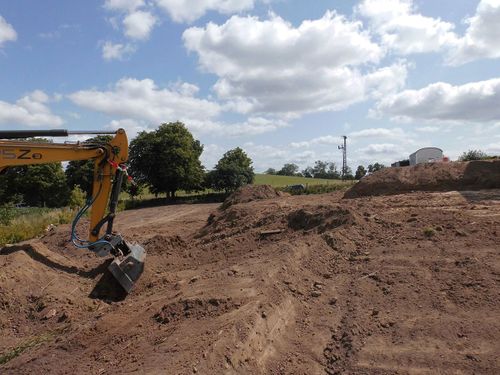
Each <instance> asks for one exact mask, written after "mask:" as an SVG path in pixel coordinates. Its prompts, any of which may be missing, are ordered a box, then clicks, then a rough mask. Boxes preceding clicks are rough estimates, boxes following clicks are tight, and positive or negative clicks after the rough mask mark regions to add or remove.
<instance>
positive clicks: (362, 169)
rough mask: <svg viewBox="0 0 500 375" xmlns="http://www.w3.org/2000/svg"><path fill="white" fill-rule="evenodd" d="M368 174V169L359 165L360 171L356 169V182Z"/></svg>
mask: <svg viewBox="0 0 500 375" xmlns="http://www.w3.org/2000/svg"><path fill="white" fill-rule="evenodd" d="M365 174H366V169H365V167H363V166H362V165H358V169H356V175H355V176H354V179H355V180H361V179H362V178H363V177H364V175H365Z"/></svg>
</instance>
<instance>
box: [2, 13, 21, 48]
mask: <svg viewBox="0 0 500 375" xmlns="http://www.w3.org/2000/svg"><path fill="white" fill-rule="evenodd" d="M15 40H17V33H16V30H14V28H13V27H12V25H11V24H9V23H8V22H7V21H6V20H5V18H3V17H2V16H1V15H0V47H1V46H2V44H4V43H5V42H13V41H15Z"/></svg>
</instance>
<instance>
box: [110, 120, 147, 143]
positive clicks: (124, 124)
mask: <svg viewBox="0 0 500 375" xmlns="http://www.w3.org/2000/svg"><path fill="white" fill-rule="evenodd" d="M120 128H121V129H125V131H126V132H127V137H128V139H129V140H131V139H134V138H135V137H136V136H137V134H139V133H140V132H142V131H152V130H154V128H152V127H149V126H147V125H146V124H145V123H144V122H143V121H136V120H132V119H121V120H112V121H111V122H110V123H109V124H107V125H106V126H105V129H110V130H118V129H120Z"/></svg>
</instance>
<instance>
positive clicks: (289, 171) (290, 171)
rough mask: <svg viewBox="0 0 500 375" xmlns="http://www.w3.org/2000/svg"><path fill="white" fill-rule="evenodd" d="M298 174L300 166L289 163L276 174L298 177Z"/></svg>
mask: <svg viewBox="0 0 500 375" xmlns="http://www.w3.org/2000/svg"><path fill="white" fill-rule="evenodd" d="M298 172H299V166H298V165H297V164H293V163H287V164H285V165H284V166H283V168H281V169H280V170H279V171H278V172H276V174H277V175H278V176H297V174H298Z"/></svg>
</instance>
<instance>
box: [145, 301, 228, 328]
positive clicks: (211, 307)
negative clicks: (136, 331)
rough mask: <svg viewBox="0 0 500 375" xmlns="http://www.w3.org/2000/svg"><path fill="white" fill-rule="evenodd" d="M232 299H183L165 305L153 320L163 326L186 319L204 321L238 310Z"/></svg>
mask: <svg viewBox="0 0 500 375" xmlns="http://www.w3.org/2000/svg"><path fill="white" fill-rule="evenodd" d="M236 306H237V305H236V304H235V303H234V302H233V301H232V300H231V298H223V299H221V298H209V299H208V300H204V299H201V298H190V299H183V300H180V301H177V302H173V303H170V304H168V305H165V306H163V307H162V308H161V310H160V311H158V312H157V313H156V314H155V315H154V316H153V318H154V319H155V320H156V321H157V322H158V323H161V324H168V323H173V322H177V321H180V320H184V319H202V318H207V317H214V316H219V315H222V314H225V313H227V312H229V311H231V310H234V309H235V308H236Z"/></svg>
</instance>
